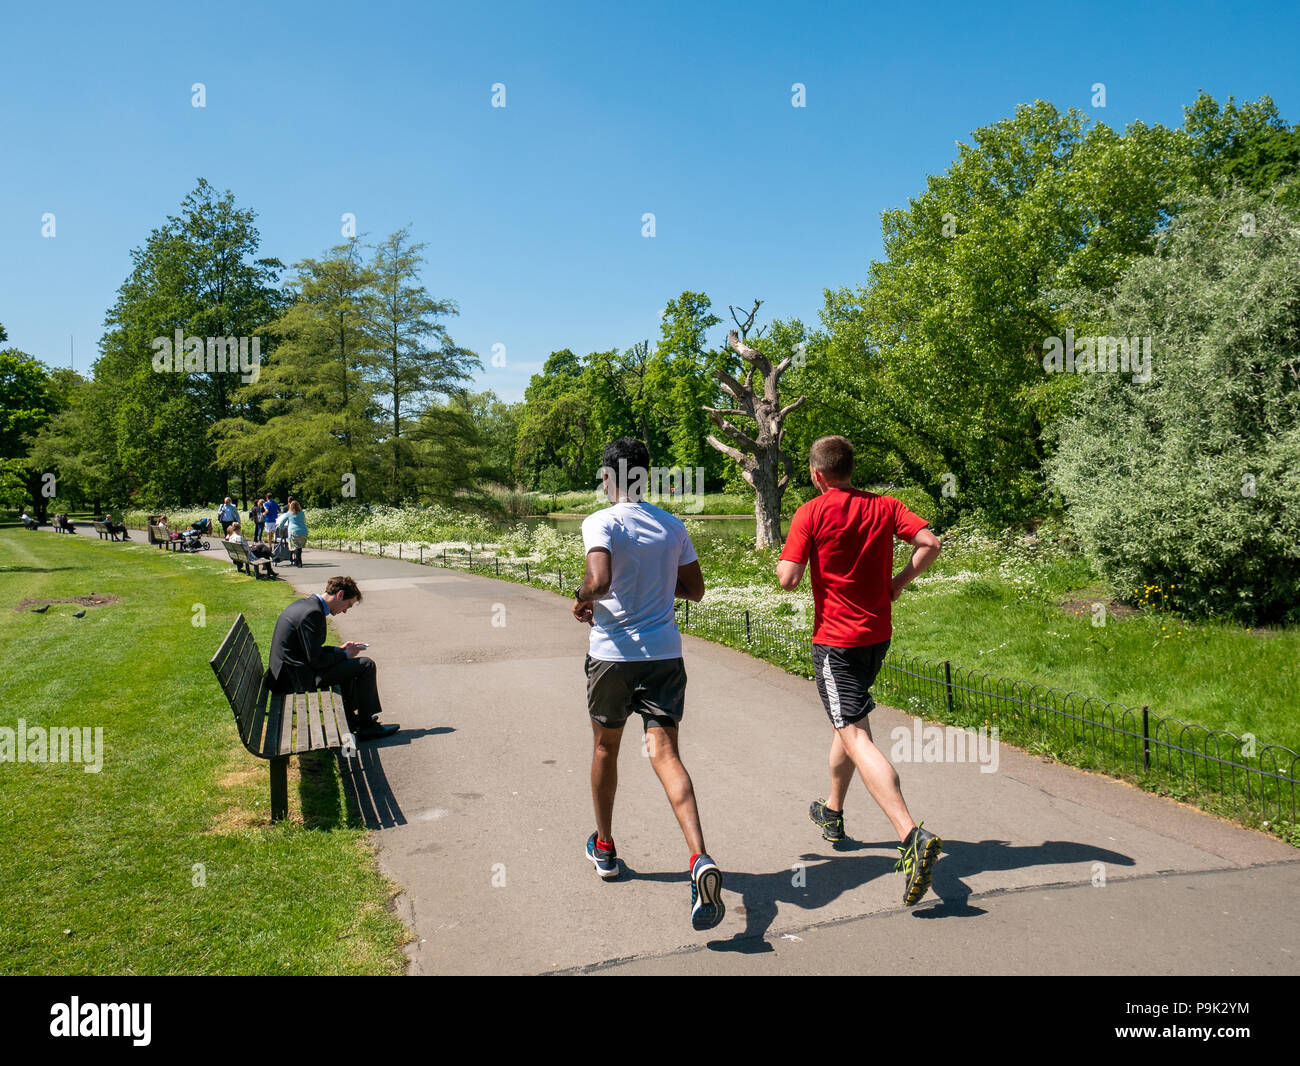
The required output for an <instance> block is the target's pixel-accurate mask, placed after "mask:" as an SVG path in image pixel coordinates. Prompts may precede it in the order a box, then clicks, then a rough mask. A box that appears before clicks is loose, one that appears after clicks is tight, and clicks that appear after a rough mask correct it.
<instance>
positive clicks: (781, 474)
mask: <svg viewBox="0 0 1300 1066" xmlns="http://www.w3.org/2000/svg"><path fill="white" fill-rule="evenodd" d="M759 303H760V301H758V300H755V301H754V310H753V311H751V312H750V313H749V317H748V318H747V319H746V321H745V322H744V324H743V325H742V329H743V330H748V328H749V326H751V325H752V324H753V321H754V315H755V314H756V313H757V311H758V307H759ZM733 315H734V312H733ZM728 341H729V343H730V344H731V347H732V348H734V349H735V350H736V352H737V353H738V354H739V355H740V357H741V358H742V359H744V360H745V362H747V363H748V364H749V370H748V372H747V373H746V374H745V380H744V382H743V383H742V382H739V381H737V380H736V379H735V378H733V377H732V376H731V375H730V374H728V373H727V372H726V371H725V370H715V371H714V372H713V373H714V376H715V377H717V379H718V381H719V382H720V383H721V384H722V388H723V391H724V392H726V393H727V395H728V396H730V397H731V398H732V399H733V400H734V401H735V402H736V403H737V404H738V407H736V408H732V409H728V410H719V409H717V408H714V407H705V408H704V411H705V412H706V413H707V414H708V416H709V418H710V419H711V420H712V421H713V424H714V425H715V426H717V427H718V429H720V430H721V431H722V433H723V434H724V435H725V436H726V437H727V438H728V440H730V441H731V443H726V442H724V441H722V440H720V439H719V438H718V437H715V436H713V435H712V434H710V435H709V436H708V437H707V438H706V439H707V440H708V442H709V444H711V445H712V446H713V447H714V448H716V449H717V450H718V451H720V452H722V454H723V455H727V456H730V457H731V458H732V459H734V460H735V461H736V462H737V463H738V464H739V465H740V468H741V472H742V476H743V477H744V479H745V480H746V481H747V482H749V484H751V485H752V486H753V487H754V546H755V547H756V548H771V547H777V546H779V545H780V544H782V543H783V542H784V539H785V538H784V537H782V535H781V497H782V496H784V495H785V490H786V486H787V485H789V484H790V476H791V474H792V473H793V470H794V467H793V464H792V463H791V461H790V456H788V455H787V454H786V453H785V452H784V451H783V450H782V448H781V441H782V438H783V437H784V436H785V419H786V416H787V415H788V414H789V413H790V412H791V411H793V410H795V408H797V407H799V405H800V404H802V403H803V402H804V400H805V399H806V397H804V396H800V397H799V398H798V399H797V400H795V401H794V402H793V403H790V404H787V405H786V406H785V407H782V406H781V397H780V392H779V391H778V383H779V382H780V379H781V375H782V374H783V373H784V372H785V371H786V369H787V368H788V367H789V366H790V364H791V359H790V358H788V357H787V358H785V359H782V360H781V361H780V362H779V363H777V364H776V366H773V365H772V363H771V362H770V361H769V360H768V358H767V356H765V355H763V353H762V352H759V351H756V350H755V349H753V348H750V347H748V346H747V345H746V344H745V343H744V342H743V340H742V334H741V333H738V332H736V331H735V330H732V331H731V335H730V337H729V338H728ZM755 372H757V373H758V376H759V385H758V387H755V384H754V374H755ZM727 415H741V416H744V417H746V418H752V419H753V420H754V423H755V427H756V429H755V431H754V433H753V435H752V436H751V435H750V434H748V433H746V432H744V431H743V430H741V429H738V428H737V427H736V426H735V425H734V424H733V423H731V422H729V421H728V420H727V418H726V416H727Z"/></svg>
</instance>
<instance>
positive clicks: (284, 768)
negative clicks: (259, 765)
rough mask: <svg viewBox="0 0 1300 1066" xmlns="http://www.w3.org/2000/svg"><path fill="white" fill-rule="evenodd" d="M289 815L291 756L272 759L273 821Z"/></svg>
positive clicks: (278, 820)
mask: <svg viewBox="0 0 1300 1066" xmlns="http://www.w3.org/2000/svg"><path fill="white" fill-rule="evenodd" d="M288 817H289V756H287V755H282V756H280V757H279V758H276V759H272V760H271V821H273V822H280V821H283V820H284V819H285V818H288Z"/></svg>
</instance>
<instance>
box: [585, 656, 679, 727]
mask: <svg viewBox="0 0 1300 1066" xmlns="http://www.w3.org/2000/svg"><path fill="white" fill-rule="evenodd" d="M586 670H587V713H588V714H589V715H591V717H592V720H593V721H595V722H598V723H600V724H601V725H603V726H604V727H605V728H606V729H622V728H623V725H624V724H625V723H626V722H627V720H628V716H629V715H631V714H632V712H633V711H635V712H636V713H637V714H639V715H641V717H642V718H643V719H644V726H645V728H646V729H649V728H650V727H651V726H660V727H663V728H668V727H675V726H676V725H677V724H678V723H679V722H680V721H681V720H682V711H683V710H684V709H685V706H686V664H685V663H684V662H683V661H682V660H681V659H647V660H641V661H638V662H610V661H609V660H607V659H593V658H592V657H591V656H590V655H588V656H587V662H586Z"/></svg>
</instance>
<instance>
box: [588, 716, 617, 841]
mask: <svg viewBox="0 0 1300 1066" xmlns="http://www.w3.org/2000/svg"><path fill="white" fill-rule="evenodd" d="M591 731H592V738H593V742H594V746H593V749H592V753H591V800H592V804H593V805H594V806H595V808H596V834H597V836H598V837H599V839H601V840H607V841H612V840H613V839H614V793H615V792H616V791H617V790H618V746H619V744H620V743H621V742H622V740H623V730H621V729H606V728H605V727H604V726H603V725H601V724H600V723H599V722H597V721H594V720H593V721H592V723H591Z"/></svg>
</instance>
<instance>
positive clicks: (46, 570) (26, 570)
mask: <svg viewBox="0 0 1300 1066" xmlns="http://www.w3.org/2000/svg"><path fill="white" fill-rule="evenodd" d="M79 569H80V567H76V566H0V574H52V573H54V572H55V571H57V570H79Z"/></svg>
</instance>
